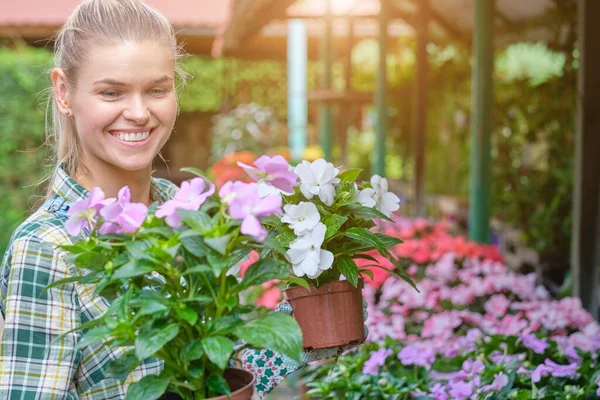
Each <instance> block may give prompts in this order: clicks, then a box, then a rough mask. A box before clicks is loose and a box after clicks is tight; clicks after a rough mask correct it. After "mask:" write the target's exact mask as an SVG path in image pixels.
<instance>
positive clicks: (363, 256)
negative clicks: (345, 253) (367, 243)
mask: <svg viewBox="0 0 600 400" xmlns="http://www.w3.org/2000/svg"><path fill="white" fill-rule="evenodd" d="M352 258H354V259H357V258H362V259H365V260H369V261H373V262H379V261H378V260H377V259H376V258H375V257H373V256H370V255H368V254H357V255H355V256H353V257H352Z"/></svg>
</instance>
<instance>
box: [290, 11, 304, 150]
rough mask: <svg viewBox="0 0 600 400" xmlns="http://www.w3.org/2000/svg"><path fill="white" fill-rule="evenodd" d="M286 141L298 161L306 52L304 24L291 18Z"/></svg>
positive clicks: (301, 145)
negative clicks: (287, 131) (287, 132)
mask: <svg viewBox="0 0 600 400" xmlns="http://www.w3.org/2000/svg"><path fill="white" fill-rule="evenodd" d="M287 46H288V52H287V60H288V130H289V134H288V142H289V147H290V153H291V156H292V159H293V160H294V161H300V160H301V159H302V154H303V153H304V149H305V147H306V123H307V104H306V91H307V83H306V79H307V70H306V64H307V52H306V24H305V22H304V21H302V20H297V19H293V20H290V21H289V22H288V44H287Z"/></svg>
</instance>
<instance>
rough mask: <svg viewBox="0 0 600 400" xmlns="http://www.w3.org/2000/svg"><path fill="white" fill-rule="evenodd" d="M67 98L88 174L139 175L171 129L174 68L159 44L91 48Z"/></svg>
mask: <svg viewBox="0 0 600 400" xmlns="http://www.w3.org/2000/svg"><path fill="white" fill-rule="evenodd" d="M87 54H88V55H87V57H86V58H85V59H84V60H83V61H82V62H81V65H80V66H79V69H78V71H77V80H76V84H75V87H74V88H70V90H68V94H67V96H66V98H67V100H68V103H70V109H71V112H72V115H73V118H74V123H75V127H76V131H77V135H78V136H79V142H80V144H81V149H82V159H81V163H82V164H83V166H84V167H86V168H87V169H89V170H97V169H98V168H101V169H102V168H106V167H109V168H111V169H112V168H114V167H116V168H117V169H119V170H123V171H131V172H133V171H142V170H147V169H149V168H151V165H152V160H153V159H154V157H155V156H156V155H157V154H158V152H159V150H160V149H161V148H162V147H163V145H164V144H165V142H166V141H167V139H168V138H169V135H170V134H171V131H172V129H173V125H174V123H175V117H176V115H177V101H176V97H175V90H174V69H175V62H174V59H173V54H172V52H171V51H170V49H169V47H167V46H165V45H162V44H160V43H158V42H141V43H138V42H124V43H117V44H113V45H101V44H97V45H93V46H91V47H90V48H89V49H88V52H87Z"/></svg>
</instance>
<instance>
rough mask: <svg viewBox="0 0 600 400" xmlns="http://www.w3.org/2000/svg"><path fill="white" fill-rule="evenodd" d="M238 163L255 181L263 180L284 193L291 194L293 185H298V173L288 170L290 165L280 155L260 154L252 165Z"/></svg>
mask: <svg viewBox="0 0 600 400" xmlns="http://www.w3.org/2000/svg"><path fill="white" fill-rule="evenodd" d="M238 165H239V166H240V167H242V168H243V169H244V170H245V171H246V172H247V173H248V175H250V177H252V179H254V180H255V181H257V182H259V181H263V182H264V183H266V184H267V185H269V186H273V187H276V188H277V189H279V190H281V191H282V192H284V193H286V194H293V193H294V187H295V186H298V175H296V174H295V173H294V171H291V170H290V165H289V164H288V162H287V161H286V159H285V158H283V157H282V156H273V157H269V156H261V157H260V158H259V159H258V160H256V161H255V162H254V167H252V166H250V165H246V164H244V163H242V162H239V161H238Z"/></svg>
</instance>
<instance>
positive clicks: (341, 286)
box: [283, 278, 364, 300]
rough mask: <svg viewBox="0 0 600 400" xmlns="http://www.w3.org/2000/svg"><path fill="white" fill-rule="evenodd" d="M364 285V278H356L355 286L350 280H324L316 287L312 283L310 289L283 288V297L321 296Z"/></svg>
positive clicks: (288, 298)
mask: <svg viewBox="0 0 600 400" xmlns="http://www.w3.org/2000/svg"><path fill="white" fill-rule="evenodd" d="M363 287H364V279H363V278H359V279H358V285H357V287H354V286H352V284H351V283H350V282H348V281H347V280H345V281H332V282H326V283H324V284H322V285H321V287H319V288H318V289H317V288H316V287H315V286H314V285H310V288H311V290H310V291H308V290H306V288H304V287H302V286H294V287H288V288H285V289H283V297H284V299H286V300H295V299H300V298H303V297H309V296H321V295H325V294H330V293H341V292H350V291H354V290H361V289H362V288H363Z"/></svg>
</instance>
